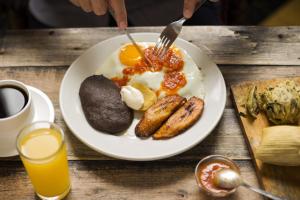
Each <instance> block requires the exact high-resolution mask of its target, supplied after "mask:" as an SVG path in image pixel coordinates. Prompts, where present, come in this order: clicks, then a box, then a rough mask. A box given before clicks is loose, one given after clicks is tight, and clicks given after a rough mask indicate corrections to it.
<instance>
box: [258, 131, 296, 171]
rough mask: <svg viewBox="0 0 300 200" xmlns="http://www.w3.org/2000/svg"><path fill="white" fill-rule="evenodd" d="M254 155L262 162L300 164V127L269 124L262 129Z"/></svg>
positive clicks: (287, 164) (284, 164) (282, 164)
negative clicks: (259, 142) (260, 138)
mask: <svg viewBox="0 0 300 200" xmlns="http://www.w3.org/2000/svg"><path fill="white" fill-rule="evenodd" d="M255 155H256V157H257V158H258V159H259V160H261V161H262V162H264V163H269V164H274V165H281V166H298V165H299V166H300V127H299V126H271V127H268V128H264V129H263V133H262V140H261V144H260V146H259V147H258V148H257V149H256V151H255Z"/></svg>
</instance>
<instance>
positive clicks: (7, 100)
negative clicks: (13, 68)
mask: <svg viewBox="0 0 300 200" xmlns="http://www.w3.org/2000/svg"><path fill="white" fill-rule="evenodd" d="M27 102H28V96H27V94H26V92H25V91H24V90H23V89H21V88H19V87H16V86H13V85H6V86H0V118H6V117H10V116H13V115H15V114H17V113H18V112H20V111H21V110H22V109H23V108H24V107H25V106H26V104H27Z"/></svg>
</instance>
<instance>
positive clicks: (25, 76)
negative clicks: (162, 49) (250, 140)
mask: <svg viewBox="0 0 300 200" xmlns="http://www.w3.org/2000/svg"><path fill="white" fill-rule="evenodd" d="M161 30H162V27H137V28H130V31H131V32H149V31H150V32H160V31H161ZM299 32H300V28H299V27H278V28H264V27H223V26H220V27H185V28H184V29H183V32H182V35H181V37H182V38H184V39H186V40H188V41H190V42H192V43H194V44H195V45H197V46H198V47H199V48H201V49H202V50H203V51H205V52H206V53H207V54H209V55H210V56H211V57H212V59H213V60H214V61H215V62H216V63H217V64H219V67H220V69H221V71H222V74H223V76H224V78H225V82H226V85H227V90H228V99H227V103H226V109H225V112H224V115H223V117H222V119H221V121H220V123H219V125H218V126H217V128H216V129H215V130H214V131H213V133H212V134H210V136H209V137H207V138H206V139H205V140H204V141H203V142H201V143H200V144H199V145H197V146H196V147H194V148H192V149H191V150H189V151H187V152H185V153H183V154H180V155H178V156H175V157H172V158H169V159H165V160H162V161H154V162H127V161H120V160H114V159H112V158H109V157H106V156H104V155H101V154H99V153H97V152H95V151H93V150H91V149H89V148H88V147H86V146H85V145H84V144H82V143H81V142H80V141H79V140H78V139H76V138H75V137H74V136H73V135H72V133H71V132H70V131H69V129H68V128H67V126H66V124H65V123H64V121H63V118H62V116H61V113H60V110H59V102H58V96H59V86H60V82H61V80H62V78H63V75H64V73H65V71H66V70H67V68H68V66H69V65H70V64H71V63H72V62H73V61H74V59H76V58H77V57H78V56H79V55H80V54H82V53H83V52H84V51H85V50H86V49H88V48H90V47H91V46H92V45H94V44H96V43H98V42H101V41H102V40H104V39H107V38H109V37H112V36H116V35H119V32H118V31H117V29H111V28H85V29H51V30H50V29H48V30H26V31H22V30H14V31H7V32H6V34H5V36H4V37H2V38H0V80H2V79H16V80H20V81H22V82H24V83H26V84H28V85H32V86H34V87H37V88H39V89H41V90H43V91H44V92H45V93H46V94H47V95H48V96H49V97H50V99H51V100H52V102H53V104H54V107H55V110H56V119H55V121H56V123H58V124H59V125H60V126H61V127H62V128H63V130H64V131H65V133H66V141H67V146H68V159H69V160H70V161H69V164H70V172H71V179H72V186H73V187H72V192H71V193H70V195H69V196H68V199H204V200H206V199H211V198H210V197H207V196H205V195H204V194H203V193H201V192H199V190H198V188H197V186H196V182H195V180H194V167H195V165H196V163H197V161H199V160H200V159H201V158H202V157H204V156H206V155H210V154H222V155H226V156H229V157H230V158H232V159H234V160H235V161H236V162H237V163H238V164H239V166H240V167H241V171H242V174H243V177H244V178H245V179H246V180H247V181H248V182H249V183H250V184H251V185H254V186H258V183H257V179H256V175H255V171H254V169H253V167H252V160H251V157H250V155H249V153H248V149H247V146H246V143H245V140H244V137H243V135H242V130H241V128H240V126H239V123H238V118H237V116H236V115H235V111H234V108H233V104H232V101H231V100H230V98H229V94H230V93H229V88H230V87H229V86H230V85H231V84H237V83H240V82H242V81H247V80H260V79H269V78H276V77H285V76H296V75H297V74H299V73H300V55H299V50H300V35H299ZM35 198H37V197H35V196H34V191H33V188H32V185H31V184H30V182H29V180H28V177H27V174H26V172H25V170H24V168H23V166H22V163H21V162H20V161H19V159H18V157H13V158H5V159H0V199H9V200H10V199H35ZM227 199H233V200H237V199H242V200H244V199H245V200H246V199H247V200H248V199H250V200H259V199H262V198H261V197H260V196H258V195H256V194H255V193H253V192H251V191H247V190H245V189H242V188H240V189H239V190H238V192H237V193H236V194H234V195H233V196H231V197H229V198H227Z"/></svg>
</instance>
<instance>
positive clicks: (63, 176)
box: [18, 128, 70, 199]
mask: <svg viewBox="0 0 300 200" xmlns="http://www.w3.org/2000/svg"><path fill="white" fill-rule="evenodd" d="M21 134H22V133H21ZM20 137H21V136H19V138H18V149H19V151H20V155H21V159H22V161H23V164H24V166H25V168H26V171H27V173H28V175H29V177H30V180H31V182H32V184H33V186H34V189H35V191H36V193H37V194H38V196H40V197H41V198H42V199H43V198H49V197H59V199H61V198H63V196H65V195H66V194H67V193H68V192H69V189H70V178H69V170H68V161H67V153H66V145H65V143H64V141H63V135H62V133H61V132H60V131H59V130H57V129H53V128H38V129H34V130H30V131H28V133H27V134H25V135H23V136H22V137H21V138H20Z"/></svg>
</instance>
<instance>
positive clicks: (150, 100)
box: [132, 83, 157, 111]
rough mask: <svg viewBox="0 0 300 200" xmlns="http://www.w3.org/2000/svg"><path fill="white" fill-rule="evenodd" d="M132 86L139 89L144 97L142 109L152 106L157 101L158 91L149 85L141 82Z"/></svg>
mask: <svg viewBox="0 0 300 200" xmlns="http://www.w3.org/2000/svg"><path fill="white" fill-rule="evenodd" d="M132 87H134V88H136V89H138V90H139V91H140V92H141V93H142V94H143V97H144V103H143V106H142V107H141V108H140V110H142V111H146V110H147V109H148V108H149V107H150V106H152V105H153V104H154V103H155V102H156V101H157V96H156V93H155V92H154V91H153V90H151V89H150V88H149V87H147V86H145V85H144V84H141V83H132Z"/></svg>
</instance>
